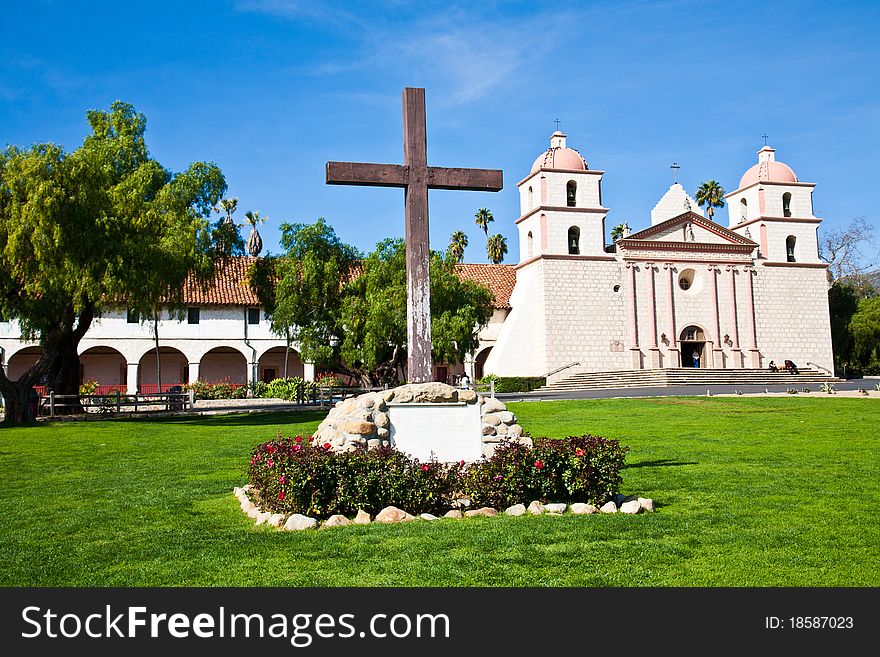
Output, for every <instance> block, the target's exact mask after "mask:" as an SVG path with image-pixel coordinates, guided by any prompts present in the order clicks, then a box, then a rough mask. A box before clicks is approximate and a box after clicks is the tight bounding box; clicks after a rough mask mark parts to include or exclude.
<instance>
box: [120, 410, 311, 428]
mask: <svg viewBox="0 0 880 657" xmlns="http://www.w3.org/2000/svg"><path fill="white" fill-rule="evenodd" d="M326 415H327V410H326V409H325V410H317V409H308V410H296V411H275V412H269V413H248V412H242V413H234V414H224V415H190V416H180V415H178V416H176V417H151V418H130V419H129V418H125V419H124V420H123V421H126V422H163V423H169V424H170V423H173V424H198V425H201V426H205V425H212V426H217V427H259V426H266V425H269V424H279V423H281V424H291V423H300V422H320V421H321V420H323V419H324V418H325V417H326Z"/></svg>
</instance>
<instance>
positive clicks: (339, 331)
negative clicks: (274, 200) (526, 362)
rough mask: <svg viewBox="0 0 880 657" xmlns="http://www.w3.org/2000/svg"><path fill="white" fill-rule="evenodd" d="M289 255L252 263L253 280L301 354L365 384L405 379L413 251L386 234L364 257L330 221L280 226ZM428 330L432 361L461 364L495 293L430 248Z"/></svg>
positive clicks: (280, 330) (279, 330) (279, 329)
mask: <svg viewBox="0 0 880 657" xmlns="http://www.w3.org/2000/svg"><path fill="white" fill-rule="evenodd" d="M282 246H283V247H284V249H285V251H286V254H285V255H284V256H282V257H280V258H278V259H277V260H276V261H275V262H274V263H273V264H269V263H265V262H261V263H257V264H256V265H255V266H254V267H253V268H252V270H251V271H252V276H251V280H252V285H253V286H254V288H255V289H256V290H257V293H258V294H259V296H260V298H261V302H262V303H263V304H264V305H266V306H267V307H271V309H272V311H271V312H272V329H273V331H274V332H275V333H276V334H278V335H281V336H284V335H290V336H292V338H293V339H294V340H295V342H296V343H297V345H298V346H299V348H300V350H301V354H302V357H303V359H304V360H307V361H312V362H314V363H315V364H316V365H317V366H318V367H321V368H325V369H330V370H333V371H336V372H340V373H346V374H349V375H351V376H353V377H356V378H357V379H358V380H359V381H360V382H361V384H363V385H378V384H382V383H395V382H396V381H397V380H398V378H399V375H400V374H401V373H402V374H403V376H404V377H405V376H406V372H405V367H406V355H407V351H406V335H407V331H406V249H405V244H404V242H403V240H399V239H397V240H392V239H388V240H384V241H382V242H380V243H379V244H378V245H377V247H376V250H375V251H373V253H371V254H370V255H368V256H367V257H365V258H362V257H361V255H360V254H359V253H358V251H357V250H356V249H355V248H354V247H352V246H349V245H347V244H344V243H343V242H342V241H341V240H339V238H338V237H337V236H336V233H335V232H334V231H333V229H332V228H331V227H330V226H328V225H327V224H326V223H325V222H324V220H323V219H319V220H318V222H317V223H315V224H312V225H304V224H296V225H285V226H282ZM430 276H431V332H432V343H433V350H432V356H433V359H434V361H435V362H457V361H461V360H463V359H464V358H465V356H466V355H467V354H468V353H471V352H473V351H474V350H475V349H476V347H477V345H478V333H479V330H480V329H481V328H482V327H483V326H485V325H486V323H487V322H488V321H489V318H490V317H491V314H492V308H491V305H492V293H491V292H490V291H489V290H487V289H486V288H484V287H482V286H480V285H477V284H476V283H473V282H471V281H467V280H462V279H461V278H460V277H459V276H458V275H457V274H456V273H455V264H454V262H452V261H451V260H450V259H448V258H444V257H443V255H442V254H440V253H439V252H432V253H431V264H430Z"/></svg>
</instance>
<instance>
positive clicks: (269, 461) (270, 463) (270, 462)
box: [266, 459, 273, 468]
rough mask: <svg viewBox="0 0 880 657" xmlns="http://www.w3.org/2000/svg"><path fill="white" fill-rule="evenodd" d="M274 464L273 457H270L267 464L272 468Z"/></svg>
mask: <svg viewBox="0 0 880 657" xmlns="http://www.w3.org/2000/svg"><path fill="white" fill-rule="evenodd" d="M272 464H273V461H272V459H269V460H268V461H266V465H268V466H269V467H270V468H271V467H272Z"/></svg>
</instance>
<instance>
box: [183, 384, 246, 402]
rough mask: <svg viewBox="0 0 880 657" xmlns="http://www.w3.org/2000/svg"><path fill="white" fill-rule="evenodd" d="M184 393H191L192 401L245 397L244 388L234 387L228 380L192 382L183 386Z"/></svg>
mask: <svg viewBox="0 0 880 657" xmlns="http://www.w3.org/2000/svg"><path fill="white" fill-rule="evenodd" d="M183 390H184V391H189V390H192V391H193V398H194V399H244V398H245V397H247V388H246V387H245V386H240V385H235V384H233V383H231V382H230V381H228V380H224V381H217V382H215V383H208V382H207V381H202V380H198V381H193V382H192V383H187V384H186V385H184V386H183Z"/></svg>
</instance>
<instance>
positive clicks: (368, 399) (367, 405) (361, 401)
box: [357, 392, 376, 410]
mask: <svg viewBox="0 0 880 657" xmlns="http://www.w3.org/2000/svg"><path fill="white" fill-rule="evenodd" d="M357 400H358V406H360V407H361V408H364V409H367V410H369V409H371V408H373V405H374V404H375V403H376V400H375V398H374V397H373V393H372V392H368V393H367V394H365V395H361V396H360V397H358V398H357Z"/></svg>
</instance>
